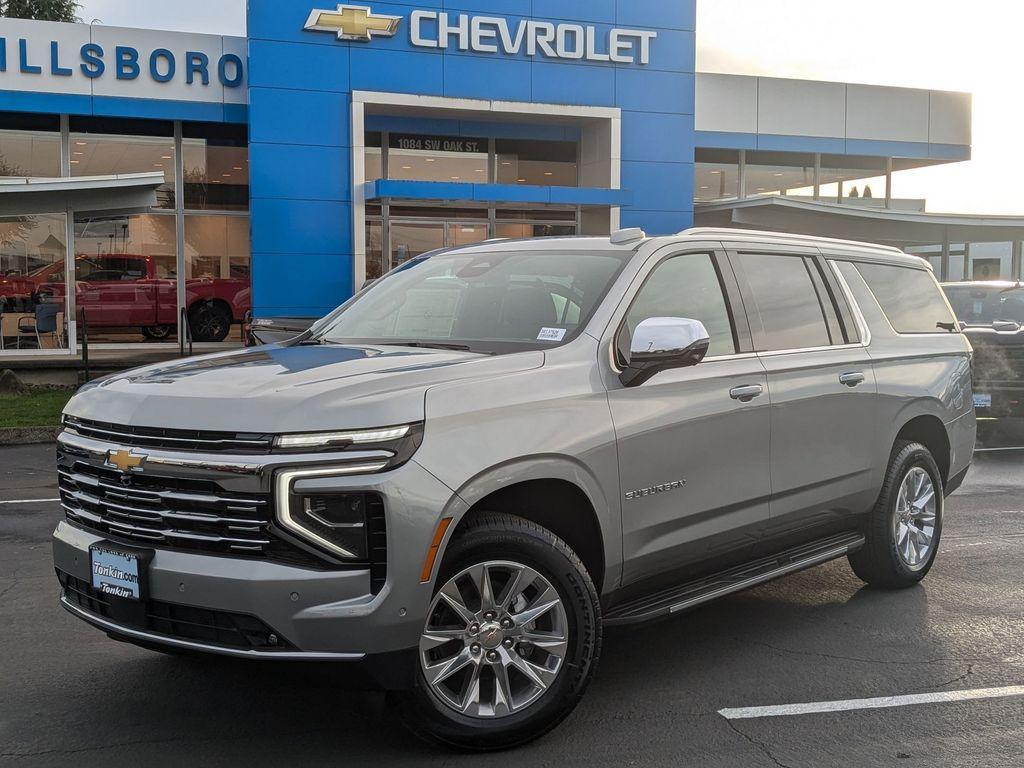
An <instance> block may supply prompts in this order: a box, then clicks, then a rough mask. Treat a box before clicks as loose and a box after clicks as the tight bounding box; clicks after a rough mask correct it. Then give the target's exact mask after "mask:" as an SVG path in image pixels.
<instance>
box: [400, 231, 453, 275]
mask: <svg viewBox="0 0 1024 768" xmlns="http://www.w3.org/2000/svg"><path fill="white" fill-rule="evenodd" d="M444 240H445V223H444V222H443V221H437V222H434V221H429V222H427V221H392V222H391V266H390V268H391V269H394V268H395V267H397V266H398V265H399V264H404V263H405V262H407V261H408V260H409V259H412V258H415V257H416V256H419V255H420V254H423V253H426V252H427V251H433V250H435V249H437V248H444Z"/></svg>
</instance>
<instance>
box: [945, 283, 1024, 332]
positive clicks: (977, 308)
mask: <svg viewBox="0 0 1024 768" xmlns="http://www.w3.org/2000/svg"><path fill="white" fill-rule="evenodd" d="M945 289H946V295H947V296H948V297H949V303H950V304H952V305H953V311H954V312H956V316H957V319H958V320H961V321H962V322H965V323H967V324H968V325H992V323H995V322H999V321H1003V322H1013V323H1018V324H1021V325H1024V286H1019V285H1018V286H1011V287H1006V286H1005V285H1003V286H978V285H947V286H945Z"/></svg>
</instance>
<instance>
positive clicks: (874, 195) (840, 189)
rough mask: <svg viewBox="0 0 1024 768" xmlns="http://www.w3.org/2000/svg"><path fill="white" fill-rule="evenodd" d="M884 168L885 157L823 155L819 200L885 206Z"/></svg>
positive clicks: (819, 177)
mask: <svg viewBox="0 0 1024 768" xmlns="http://www.w3.org/2000/svg"><path fill="white" fill-rule="evenodd" d="M885 166H886V160H885V158H884V157H860V156H854V155H822V156H821V171H820V172H819V175H818V179H819V190H820V191H819V197H820V199H821V200H824V201H825V202H833V203H853V204H857V203H860V204H861V205H871V206H882V205H884V204H885ZM865 201H870V202H865Z"/></svg>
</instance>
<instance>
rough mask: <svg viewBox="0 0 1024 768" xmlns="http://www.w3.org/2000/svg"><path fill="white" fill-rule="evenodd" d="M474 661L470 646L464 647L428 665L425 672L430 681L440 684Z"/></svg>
mask: <svg viewBox="0 0 1024 768" xmlns="http://www.w3.org/2000/svg"><path fill="white" fill-rule="evenodd" d="M473 663H474V661H473V654H471V653H470V652H469V648H463V649H462V651H461V652H459V653H458V654H457V655H455V656H452V657H451V658H450V659H448V660H447V661H443V662H440V663H439V664H435V665H434V666H432V667H426V668H425V669H424V670H423V672H424V674H425V675H426V677H427V682H428V683H430V684H431V685H438V684H440V683H443V682H444V681H445V680H447V679H448V678H449V677H451V676H452V675H454V674H455V673H456V672H459V671H461V670H463V669H465V668H466V667H467V666H468V665H470V664H473Z"/></svg>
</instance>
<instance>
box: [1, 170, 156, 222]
mask: <svg viewBox="0 0 1024 768" xmlns="http://www.w3.org/2000/svg"><path fill="white" fill-rule="evenodd" d="M164 183H165V182H164V175H163V173H160V172H156V173H130V174H121V175H110V176H81V177H78V178H5V179H0V216H32V215H35V214H43V213H53V212H55V211H62V212H63V211H67V210H71V211H74V212H76V213H94V214H95V213H105V212H117V213H134V212H144V211H147V210H149V209H150V208H152V207H153V206H154V205H156V190H157V187H159V186H160V185H161V184H164Z"/></svg>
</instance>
